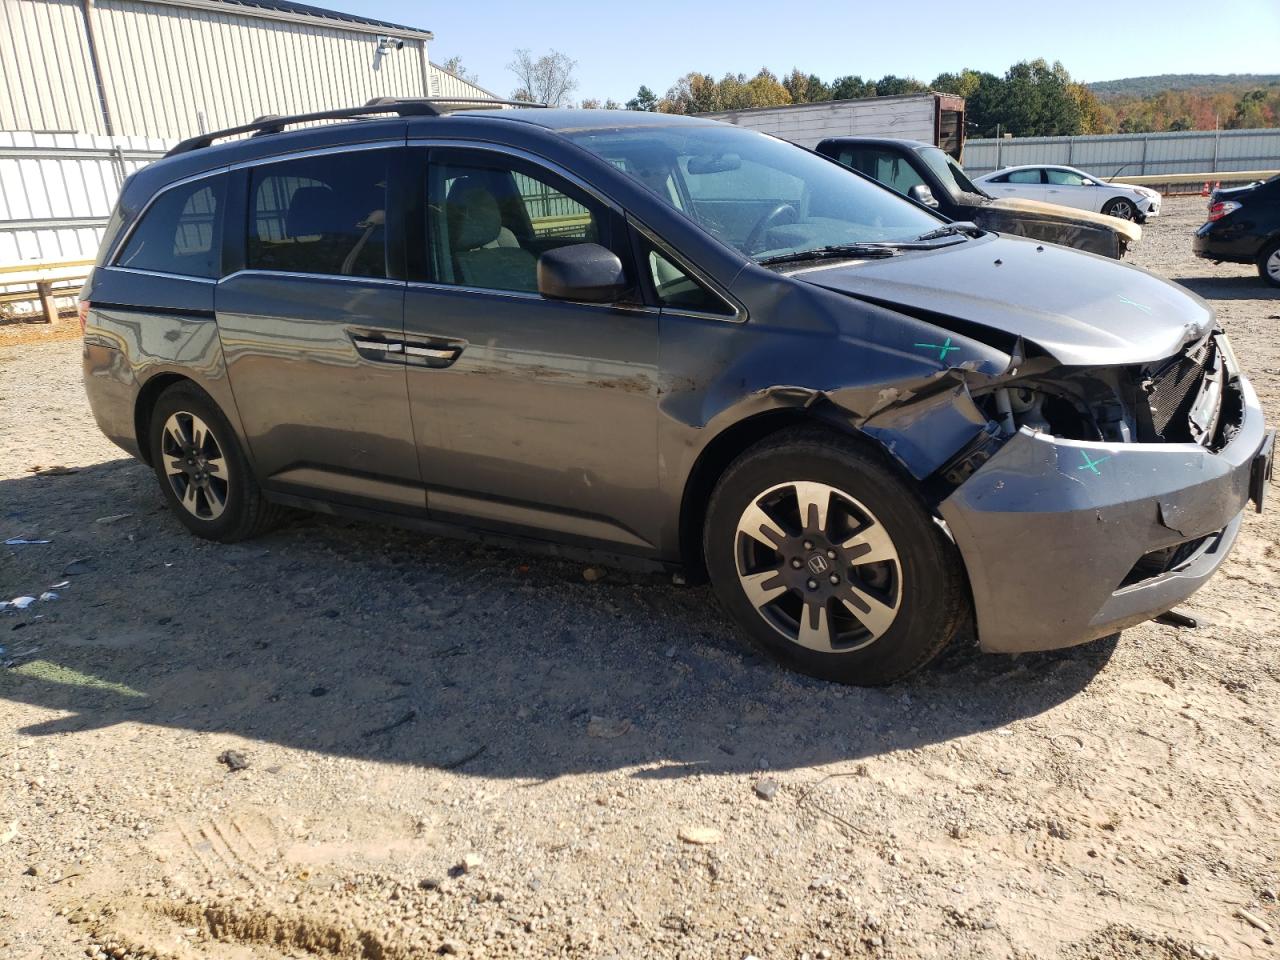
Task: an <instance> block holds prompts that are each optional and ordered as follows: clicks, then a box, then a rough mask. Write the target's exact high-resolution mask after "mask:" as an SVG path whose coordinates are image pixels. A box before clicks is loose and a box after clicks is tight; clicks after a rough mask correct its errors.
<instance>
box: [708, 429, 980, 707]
mask: <svg viewBox="0 0 1280 960" xmlns="http://www.w3.org/2000/svg"><path fill="white" fill-rule="evenodd" d="M796 481H803V482H804V483H805V484H806V485H807V484H817V485H819V486H822V487H831V488H835V491H836V492H837V493H839V494H841V495H843V496H846V497H848V498H849V500H850V501H852V502H853V503H854V505H856V506H858V507H865V509H866V511H867V514H866V515H867V516H870V517H871V520H870V521H868V526H872V525H875V524H878V525H879V526H881V527H882V528H883V531H884V532H885V533H886V534H887V535H888V537H889V538H890V539H891V543H892V547H893V549H894V551H896V555H895V558H894V561H893V563H896V564H897V567H895V568H894V571H895V572H893V573H892V575H891V576H892V578H893V582H894V583H895V584H896V587H895V588H894V595H895V596H896V597H897V601H898V606H897V607H896V613H895V614H894V615H893V619H892V621H891V622H889V625H888V626H887V628H886V629H884V631H883V633H881V634H880V635H879V636H874V637H873V635H872V633H871V632H870V631H869V630H868V632H867V633H866V636H868V637H873V638H872V639H870V640H863V643H864V644H865V645H860V646H859V645H851V646H849V647H848V648H846V649H844V650H842V651H840V652H819V651H818V650H815V649H809V648H808V647H805V646H801V645H800V643H799V642H798V641H797V640H796V639H795V638H793V637H790V636H785V635H784V633H783V632H780V628H779V627H778V626H776V621H777V620H778V619H785V617H786V613H785V611H784V610H783V607H785V606H787V605H788V604H794V605H795V606H797V607H799V605H800V604H801V603H803V602H804V601H805V596H806V595H805V593H804V590H805V589H810V590H812V589H814V588H813V583H814V582H817V578H814V579H812V580H810V581H808V583H807V584H805V585H797V586H796V587H795V589H792V590H788V591H785V592H783V593H780V594H779V595H778V599H777V600H775V601H770V602H769V605H768V606H762V607H761V608H760V610H757V608H756V605H755V604H754V603H753V602H752V601H751V600H750V599H749V598H748V596H747V592H746V590H747V586H746V585H745V581H744V580H743V579H742V578H741V577H740V575H739V564H740V562H743V561H742V556H743V550H744V549H745V550H746V551H758V550H760V549H761V548H760V547H759V545H758V544H756V543H755V542H753V539H752V538H747V539H745V540H744V539H743V534H742V533H741V532H740V531H739V520H740V518H743V515H744V511H745V510H747V509H748V508H749V507H751V506H752V505H753V504H756V503H757V501H758V500H759V501H761V502H765V501H766V500H767V499H768V498H769V497H771V496H775V495H776V496H779V497H784V496H785V492H784V493H778V494H774V493H772V492H771V491H775V490H785V488H786V487H787V486H788V485H790V484H792V483H794V482H796ZM814 489H816V488H814ZM761 498H764V499H763V500H762V499H761ZM829 502H830V503H839V502H841V501H839V499H838V498H835V497H833V498H832V500H831V501H829ZM797 503H799V501H798V500H797ZM770 509H771V510H777V511H778V512H781V511H782V510H783V509H784V507H783V506H779V507H777V508H775V507H773V506H770ZM803 509H804V508H803V507H801V510H802V511H803ZM834 509H835V508H834V507H833V508H830V509H829V517H831V516H834V514H833V513H832V511H834ZM799 515H800V513H799V512H797V513H795V514H794V516H799ZM811 516H817V515H816V514H811ZM770 519H773V517H770ZM828 522H829V524H830V525H831V526H832V527H834V525H835V524H836V523H837V521H836V520H834V519H829V521H828ZM779 526H780V527H782V528H785V531H786V532H787V534H788V536H791V535H792V534H795V533H797V532H798V531H799V524H796V523H794V522H793V523H791V524H790V525H789V526H788V524H786V523H785V522H784V523H780V524H779ZM849 529H853V528H852V527H850V528H849ZM807 535H808V534H807V533H805V532H799V536H801V537H804V536H807ZM828 536H830V534H828ZM855 536H857V534H856V533H855ZM842 539H843V537H842V536H835V537H834V538H830V539H829V540H824V541H823V542H822V543H821V544H819V547H820V548H821V547H822V546H823V544H829V545H830V546H833V547H835V546H838V541H840V540H842ZM808 542H809V541H807V540H806V541H803V543H792V541H788V543H792V546H793V547H794V548H795V549H797V550H803V549H807V548H806V547H805V546H804V544H807V543H808ZM786 549H790V548H786ZM858 549H860V548H857V547H855V548H854V550H855V551H856V550H858ZM703 550H704V554H705V557H706V563H707V570H708V573H709V574H710V578H711V583H712V587H713V588H714V590H715V592H716V595H717V597H718V598H719V600H720V602H721V604H723V605H724V607H725V609H726V610H727V611H728V612H729V614H730V615H731V616H732V617H733V619H734V620H735V621H736V622H737V623H738V625H739V626H740V627H741V630H742V633H743V634H744V636H745V637H746V639H747V640H749V641H750V642H751V643H752V644H753V645H754V646H756V647H757V648H759V649H761V650H763V651H764V652H766V653H768V654H769V655H771V656H772V657H774V658H775V659H777V660H779V661H780V662H782V663H783V664H784V665H786V666H788V667H791V668H793V669H795V670H799V671H800V672H802V673H807V674H809V675H811V676H814V677H818V678H820V679H824V680H832V681H835V682H838V683H846V684H854V685H858V686H879V685H883V684H889V683H893V682H895V681H897V680H900V679H902V678H903V677H906V676H907V675H908V674H910V673H912V672H914V671H916V670H918V669H920V668H921V667H923V666H924V665H925V664H927V663H928V662H929V661H931V660H932V659H933V658H934V657H936V656H937V655H938V654H939V653H940V652H941V651H942V650H943V649H944V648H945V647H946V646H947V644H948V643H949V642H950V641H951V639H952V637H953V636H954V635H955V633H956V630H957V628H958V627H959V626H960V624H961V623H962V622H963V620H964V618H965V616H966V614H967V612H968V610H969V596H968V588H967V582H966V580H965V576H964V571H963V564H962V561H961V559H960V555H959V552H958V551H957V550H956V549H955V546H954V545H953V544H952V543H951V541H950V540H949V539H948V538H947V537H946V536H945V535H944V533H943V532H942V530H941V529H940V528H939V526H938V525H937V524H936V523H935V522H934V520H933V518H932V516H931V514H930V511H929V509H928V507H927V506H926V504H925V502H924V501H923V499H922V498H921V497H920V495H919V493H918V492H917V491H916V489H915V488H914V486H913V485H912V483H911V481H910V480H909V479H908V478H906V477H905V476H904V475H902V474H900V473H899V472H898V471H897V470H896V469H895V468H894V467H893V466H892V465H891V464H889V463H888V462H887V459H886V458H885V457H884V456H883V455H882V454H879V453H878V452H877V451H875V450H874V449H871V448H868V447H867V446H865V445H864V444H862V443H859V442H858V441H857V440H855V439H852V438H849V437H845V436H842V435H840V434H837V433H834V432H832V431H828V430H824V429H821V428H814V429H806V430H802V431H799V432H796V431H788V432H786V433H784V434H778V435H775V436H774V437H771V438H768V439H766V440H764V441H762V442H761V443H759V444H757V445H756V446H754V447H752V448H751V449H749V450H747V451H746V452H745V453H743V454H742V455H741V456H739V457H738V459H737V460H735V461H734V462H733V463H732V464H730V466H729V467H728V469H727V470H726V471H725V472H724V475H723V476H722V477H721V478H720V480H719V482H718V483H717V485H716V488H715V490H714V492H713V493H712V496H711V500H710V503H709V505H708V509H707V519H706V524H705V527H704V534H703ZM763 550H764V553H766V554H768V553H770V548H769V547H765V548H763ZM834 553H839V551H838V550H836V551H834ZM825 555H826V556H832V554H825ZM848 557H849V554H847V553H839V556H838V557H836V558H834V559H832V560H831V561H830V562H831V566H830V567H828V568H826V569H825V570H823V571H822V573H823V576H826V575H828V574H829V575H830V578H831V582H832V583H833V584H834V583H835V582H836V581H837V579H838V578H839V577H840V576H841V575H844V576H847V577H848V578H849V582H850V583H853V582H857V581H856V579H855V578H858V577H860V576H861V573H860V571H863V570H867V569H871V570H873V571H874V570H875V569H876V567H875V566H874V565H873V566H871V567H869V568H868V567H859V566H852V567H849V566H843V564H846V563H848V562H849V560H848ZM796 559H798V557H792V558H791V559H787V558H786V554H785V552H784V550H778V551H776V561H775V559H772V558H771V559H770V560H769V561H768V562H767V563H766V567H771V566H773V564H774V563H775V562H777V563H778V564H780V566H779V572H778V573H777V574H776V576H779V577H781V576H782V575H784V574H785V575H786V576H787V577H793V576H796V575H799V576H801V577H805V576H808V570H811V569H813V567H811V566H809V565H808V564H807V563H806V564H805V566H804V567H798V568H796V569H795V570H794V572H793V571H792V570H790V569H788V568H791V567H794V566H795V564H794V561H795V560H796ZM813 559H815V558H813V557H810V560H813ZM854 562H855V563H856V562H857V561H856V560H855V561H854ZM863 562H865V561H863ZM818 563H819V568H821V561H820V560H819V561H818ZM777 582H778V581H776V580H775V581H766V583H767V584H768V585H769V588H770V592H772V591H774V590H776V589H777ZM821 589H822V590H824V591H825V590H826V589H827V588H826V587H825V586H823V587H822V588H821ZM843 589H847V588H846V587H844V586H843V585H842V586H839V587H837V586H832V587H831V588H830V590H831V591H840V590H843ZM818 596H819V595H818V594H812V595H811V597H818ZM841 596H844V594H836V595H834V596H833V597H832V598H831V599H829V600H826V601H819V603H828V604H831V606H829V607H822V609H823V611H827V610H830V611H832V612H831V615H830V616H829V617H828V616H827V613H826V612H823V613H822V614H821V616H822V620H821V621H819V620H818V619H817V617H816V616H815V617H814V618H813V619H812V620H810V623H811V624H814V623H818V624H819V625H820V626H822V627H824V628H825V627H826V626H827V625H828V624H831V625H833V626H834V624H835V622H836V619H837V618H838V617H840V616H843V610H842V609H841V607H840V603H841V600H840V597H841ZM845 606H847V604H845ZM799 609H801V610H804V611H808V610H809V609H810V608H808V607H799ZM761 610H768V611H769V613H768V614H767V615H768V616H771V617H773V618H774V620H773V621H771V620H769V619H766V614H765V613H762V612H761ZM813 610H814V612H815V613H817V611H818V606H815V607H814V608H813ZM801 616H806V614H804V613H802V614H799V615H798V616H797V618H796V623H797V624H798V623H799V617H801ZM848 622H849V623H850V624H852V629H853V630H855V631H856V630H857V629H858V628H859V627H858V624H857V622H856V621H853V620H850V621H848ZM833 646H834V644H833Z"/></svg>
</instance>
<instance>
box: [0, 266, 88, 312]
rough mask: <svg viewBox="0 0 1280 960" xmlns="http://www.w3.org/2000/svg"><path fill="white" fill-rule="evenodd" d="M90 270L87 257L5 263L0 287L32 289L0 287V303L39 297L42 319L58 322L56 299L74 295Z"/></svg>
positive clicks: (23, 301) (25, 300)
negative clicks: (20, 287)
mask: <svg viewBox="0 0 1280 960" xmlns="http://www.w3.org/2000/svg"><path fill="white" fill-rule="evenodd" d="M92 269H93V260H89V259H83V260H60V261H46V262H43V263H8V264H4V265H3V266H0V287H10V286H22V287H28V288H31V289H26V290H0V305H5V304H12V303H28V302H30V301H33V300H38V301H39V302H40V310H41V313H43V314H44V319H45V320H46V321H47V322H48V323H57V322H58V318H59V310H58V298H59V297H69V296H73V295H74V294H75V292H76V291H77V290H78V289H79V288H80V285H81V284H82V283H83V282H84V279H85V277H87V276H88V275H89V271H90V270H92Z"/></svg>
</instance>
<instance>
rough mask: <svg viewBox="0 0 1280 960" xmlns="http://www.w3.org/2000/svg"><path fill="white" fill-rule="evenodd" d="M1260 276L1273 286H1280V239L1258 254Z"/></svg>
mask: <svg viewBox="0 0 1280 960" xmlns="http://www.w3.org/2000/svg"><path fill="white" fill-rule="evenodd" d="M1258 276H1260V277H1261V278H1262V279H1263V280H1265V281H1266V282H1267V283H1269V284H1271V285H1272V286H1273V287H1280V240H1277V241H1276V242H1275V243H1273V244H1271V245H1270V246H1268V247H1267V248H1265V249H1264V250H1263V251H1262V253H1260V254H1258Z"/></svg>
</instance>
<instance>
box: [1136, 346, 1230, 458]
mask: <svg viewBox="0 0 1280 960" xmlns="http://www.w3.org/2000/svg"><path fill="white" fill-rule="evenodd" d="M1225 381H1226V370H1225V364H1224V360H1223V356H1222V352H1221V351H1220V350H1219V349H1218V344H1217V341H1216V339H1215V338H1214V337H1206V338H1205V339H1203V340H1201V341H1200V342H1199V343H1197V344H1195V345H1194V346H1192V347H1191V348H1190V349H1188V350H1187V352H1186V353H1184V354H1182V355H1181V356H1179V357H1176V358H1174V359H1172V360H1170V361H1168V362H1167V363H1165V365H1164V366H1162V367H1160V368H1159V369H1158V370H1156V371H1155V372H1154V373H1152V374H1151V375H1150V376H1149V377H1148V379H1147V381H1146V383H1145V384H1144V388H1145V390H1146V393H1147V403H1148V406H1149V407H1150V412H1151V430H1152V432H1153V433H1154V434H1155V438H1156V439H1159V440H1164V441H1166V442H1169V443H1185V442H1191V443H1199V444H1202V445H1204V446H1213V441H1214V437H1215V435H1216V433H1217V427H1218V421H1219V416H1220V414H1221V411H1222V400H1223V391H1224V387H1225V386H1226V383H1225Z"/></svg>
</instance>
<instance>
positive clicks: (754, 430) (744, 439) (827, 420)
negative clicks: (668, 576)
mask: <svg viewBox="0 0 1280 960" xmlns="http://www.w3.org/2000/svg"><path fill="white" fill-rule="evenodd" d="M805 427H810V428H819V429H825V430H828V431H830V432H831V433H835V434H840V435H842V436H844V437H847V438H849V439H850V440H852V441H854V442H855V443H858V444H860V445H864V446H865V447H866V448H867V449H868V450H874V451H875V452H876V454H877V455H878V456H879V457H880V458H881V459H882V460H883V461H884V462H885V463H886V464H887V465H889V466H890V468H891V469H893V470H894V471H895V472H897V473H898V474H900V475H901V476H902V477H903V480H904V482H910V483H915V480H914V479H913V478H912V477H911V476H910V475H909V474H907V473H906V471H905V470H903V469H902V466H901V464H899V463H897V462H896V461H895V460H894V459H893V457H891V456H889V455H888V452H887V451H886V450H885V449H884V447H883V445H882V444H881V443H880V442H879V441H877V440H875V439H873V438H872V437H869V436H867V435H866V434H865V433H863V432H862V431H861V430H858V429H857V428H856V427H854V426H852V425H851V424H849V423H848V422H847V421H846V420H843V419H841V418H840V417H839V416H838V414H837V411H836V408H835V407H834V406H833V405H831V404H825V405H824V404H821V403H820V404H816V405H814V406H813V407H809V408H806V409H797V408H794V407H785V408H781V409H775V410H768V411H765V412H763V413H758V414H755V415H753V416H750V417H747V418H745V419H742V420H739V421H737V422H735V423H732V424H730V425H729V426H727V427H725V428H724V429H723V430H721V431H720V432H719V433H718V434H716V435H715V436H714V437H713V438H712V439H711V440H710V441H709V442H708V443H707V444H706V445H705V446H704V447H703V448H702V450H701V451H700V452H699V454H698V456H697V458H696V459H695V460H694V463H693V467H692V468H691V469H690V470H689V473H688V475H687V476H686V477H685V482H684V490H683V492H682V494H681V498H680V521H679V522H680V526H679V536H680V561H681V565H682V567H683V569H684V571H685V573H686V575H687V577H688V578H689V580H690V581H692V582H702V581H703V580H705V579H706V563H705V558H704V557H703V555H702V527H703V524H704V523H705V521H706V516H707V504H708V501H709V500H710V499H711V492H712V490H714V489H715V486H716V484H717V483H718V482H719V480H720V478H721V477H722V476H723V475H724V472H725V470H727V469H728V468H729V465H730V464H731V463H733V461H734V460H736V459H737V458H738V457H739V456H741V455H742V454H743V453H745V452H746V451H747V450H748V449H750V448H751V447H753V446H755V445H756V444H757V443H760V442H761V441H763V440H765V439H767V438H768V437H771V436H773V435H774V434H776V433H780V432H781V431H783V430H789V429H797V428H805Z"/></svg>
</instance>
